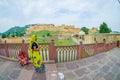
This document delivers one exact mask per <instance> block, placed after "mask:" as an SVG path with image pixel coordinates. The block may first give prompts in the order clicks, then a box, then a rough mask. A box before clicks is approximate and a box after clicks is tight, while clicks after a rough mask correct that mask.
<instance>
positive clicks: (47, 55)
mask: <svg viewBox="0 0 120 80" xmlns="http://www.w3.org/2000/svg"><path fill="white" fill-rule="evenodd" d="M39 46H40V54H41V56H42V58H43V60H44V61H49V60H55V62H67V61H72V60H77V59H81V58H82V55H83V54H84V51H85V52H87V54H88V55H89V56H92V55H96V54H98V53H101V52H105V51H108V50H110V49H112V48H114V47H116V46H117V42H112V43H106V42H105V40H104V42H103V43H97V41H96V43H94V44H82V42H80V44H79V45H71V46H54V41H51V43H39ZM20 50H22V51H23V52H24V53H25V54H26V55H27V56H28V58H29V44H27V43H24V42H23V43H7V42H6V41H5V43H2V44H0V55H1V56H6V57H8V58H12V59H18V57H17V54H18V52H19V51H20Z"/></svg>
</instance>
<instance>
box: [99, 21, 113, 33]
mask: <svg viewBox="0 0 120 80" xmlns="http://www.w3.org/2000/svg"><path fill="white" fill-rule="evenodd" d="M99 32H100V33H110V32H112V30H111V29H110V28H109V27H108V26H107V24H106V23H105V22H103V23H102V24H101V25H100V27H99Z"/></svg>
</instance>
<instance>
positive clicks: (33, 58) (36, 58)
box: [29, 35, 43, 68]
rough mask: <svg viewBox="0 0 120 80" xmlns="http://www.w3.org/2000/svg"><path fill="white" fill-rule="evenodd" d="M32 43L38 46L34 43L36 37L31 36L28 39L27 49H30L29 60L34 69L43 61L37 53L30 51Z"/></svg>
mask: <svg viewBox="0 0 120 80" xmlns="http://www.w3.org/2000/svg"><path fill="white" fill-rule="evenodd" d="M33 42H35V43H36V44H37V45H38V43H37V41H36V35H32V37H31V39H30V44H29V49H30V58H31V61H32V63H33V65H34V66H35V67H36V68H39V67H41V65H42V64H43V60H42V57H41V55H40V53H39V51H34V50H33V49H32V43H33ZM39 62H40V63H39Z"/></svg>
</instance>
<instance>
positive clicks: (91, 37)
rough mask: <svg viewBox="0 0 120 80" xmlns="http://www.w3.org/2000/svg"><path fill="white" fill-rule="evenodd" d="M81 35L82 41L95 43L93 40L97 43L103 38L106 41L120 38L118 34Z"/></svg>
mask: <svg viewBox="0 0 120 80" xmlns="http://www.w3.org/2000/svg"><path fill="white" fill-rule="evenodd" d="M82 37H83V39H82V41H83V43H85V44H89V43H95V40H96V41H97V42H98V43H101V42H103V39H105V40H106V42H107V43H109V42H114V41H117V40H120V34H90V35H82Z"/></svg>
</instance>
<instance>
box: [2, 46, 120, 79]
mask: <svg viewBox="0 0 120 80" xmlns="http://www.w3.org/2000/svg"><path fill="white" fill-rule="evenodd" d="M56 65H57V70H58V72H62V73H64V75H65V80H120V48H114V49H112V50H110V51H108V52H104V53H100V54H98V55H95V56H92V57H89V58H86V59H82V60H77V61H72V62H64V63H58V64H56ZM46 76H47V75H45V72H42V73H36V72H35V71H34V68H33V66H32V64H29V65H27V66H24V67H22V66H20V65H19V64H18V63H17V62H11V61H6V60H3V59H0V80H46Z"/></svg>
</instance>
